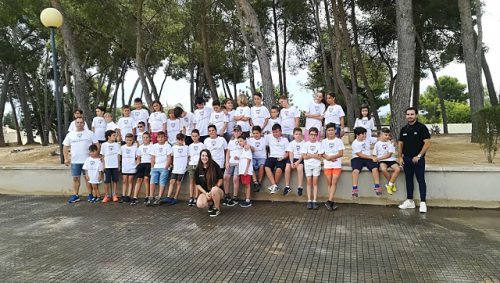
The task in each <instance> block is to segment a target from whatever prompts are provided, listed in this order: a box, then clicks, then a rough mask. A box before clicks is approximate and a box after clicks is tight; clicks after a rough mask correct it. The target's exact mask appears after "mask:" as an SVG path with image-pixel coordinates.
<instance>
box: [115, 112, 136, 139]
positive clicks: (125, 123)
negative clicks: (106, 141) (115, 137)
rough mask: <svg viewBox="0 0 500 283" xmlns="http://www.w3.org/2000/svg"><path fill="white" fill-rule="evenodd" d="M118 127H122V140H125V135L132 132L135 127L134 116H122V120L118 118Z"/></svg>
mask: <svg viewBox="0 0 500 283" xmlns="http://www.w3.org/2000/svg"><path fill="white" fill-rule="evenodd" d="M118 128H119V129H120V135H121V137H122V141H125V136H126V135H127V134H132V133H133V129H134V128H135V122H134V118H132V117H121V118H120V120H118Z"/></svg>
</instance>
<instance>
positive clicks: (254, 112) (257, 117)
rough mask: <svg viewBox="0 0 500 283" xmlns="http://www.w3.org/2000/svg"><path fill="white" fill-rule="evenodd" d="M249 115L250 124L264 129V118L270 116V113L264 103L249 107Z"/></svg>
mask: <svg viewBox="0 0 500 283" xmlns="http://www.w3.org/2000/svg"><path fill="white" fill-rule="evenodd" d="M250 117H251V118H252V124H253V125H254V126H260V128H261V129H264V122H265V121H266V119H268V118H271V114H270V113H269V110H268V109H267V107H265V106H264V105H261V106H259V107H257V106H254V107H252V108H250ZM266 126H267V125H266Z"/></svg>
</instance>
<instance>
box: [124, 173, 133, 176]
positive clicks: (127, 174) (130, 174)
mask: <svg viewBox="0 0 500 283" xmlns="http://www.w3.org/2000/svg"><path fill="white" fill-rule="evenodd" d="M122 175H123V176H135V173H122Z"/></svg>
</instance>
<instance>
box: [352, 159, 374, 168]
mask: <svg viewBox="0 0 500 283" xmlns="http://www.w3.org/2000/svg"><path fill="white" fill-rule="evenodd" d="M351 167H352V170H353V171H354V170H359V171H361V169H363V167H366V168H368V170H370V171H372V170H373V169H377V168H378V164H377V163H375V162H373V161H371V160H368V159H364V158H360V157H356V158H353V159H351Z"/></svg>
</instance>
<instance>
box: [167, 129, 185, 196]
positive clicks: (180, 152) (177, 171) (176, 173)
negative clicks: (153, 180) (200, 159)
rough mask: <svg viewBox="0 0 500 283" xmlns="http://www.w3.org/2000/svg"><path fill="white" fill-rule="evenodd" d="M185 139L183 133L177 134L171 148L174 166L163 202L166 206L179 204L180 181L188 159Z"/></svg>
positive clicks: (182, 178)
mask: <svg viewBox="0 0 500 283" xmlns="http://www.w3.org/2000/svg"><path fill="white" fill-rule="evenodd" d="M185 139H186V136H185V135H184V134H183V133H178V134H177V136H176V137H175V140H176V142H175V144H174V145H173V146H172V160H173V165H174V166H173V169H172V175H171V177H170V186H169V187H168V192H167V198H166V199H165V200H164V201H163V202H164V203H167V204H172V205H174V204H177V203H179V200H178V198H179V192H180V191H181V185H182V180H184V175H185V174H186V170H187V165H188V158H189V147H188V146H187V145H185V144H184V142H185ZM174 185H175V186H176V188H175V194H173V192H174Z"/></svg>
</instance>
